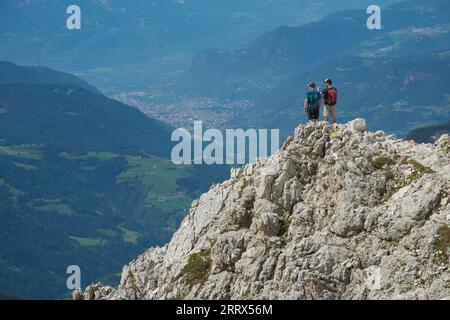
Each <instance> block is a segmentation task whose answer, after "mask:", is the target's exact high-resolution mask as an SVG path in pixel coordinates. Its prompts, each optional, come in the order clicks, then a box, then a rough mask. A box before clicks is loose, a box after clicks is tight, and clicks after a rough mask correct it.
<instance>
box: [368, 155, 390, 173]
mask: <svg viewBox="0 0 450 320" xmlns="http://www.w3.org/2000/svg"><path fill="white" fill-rule="evenodd" d="M370 164H371V165H372V166H373V167H374V168H375V169H377V170H381V169H383V168H384V167H385V166H393V165H394V164H395V160H394V159H392V158H391V157H389V156H379V157H377V158H375V159H372V160H371V161H370Z"/></svg>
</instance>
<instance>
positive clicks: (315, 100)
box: [308, 91, 320, 107]
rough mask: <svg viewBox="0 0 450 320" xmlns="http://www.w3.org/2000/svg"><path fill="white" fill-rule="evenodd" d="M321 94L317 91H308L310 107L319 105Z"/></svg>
mask: <svg viewBox="0 0 450 320" xmlns="http://www.w3.org/2000/svg"><path fill="white" fill-rule="evenodd" d="M319 100H320V95H319V93H318V92H317V91H310V92H308V105H309V106H310V107H316V106H317V105H319Z"/></svg>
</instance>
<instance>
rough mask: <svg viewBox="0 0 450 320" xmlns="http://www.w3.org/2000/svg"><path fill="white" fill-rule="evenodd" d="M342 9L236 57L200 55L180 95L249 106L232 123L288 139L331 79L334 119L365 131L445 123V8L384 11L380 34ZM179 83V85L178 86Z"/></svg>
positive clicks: (449, 15) (419, 5)
mask: <svg viewBox="0 0 450 320" xmlns="http://www.w3.org/2000/svg"><path fill="white" fill-rule="evenodd" d="M367 17H368V15H367V14H366V12H365V11H362V10H348V11H342V12H337V13H333V14H330V15H328V16H327V17H325V18H324V19H322V20H320V21H317V22H313V23H309V24H306V25H302V26H298V27H287V26H282V27H279V28H278V29H276V30H274V31H271V32H267V33H265V34H263V35H261V36H260V37H258V38H256V39H255V40H254V41H251V42H250V43H249V44H248V45H247V46H245V47H243V48H241V49H238V50H231V51H230V50H219V49H208V50H204V51H202V52H200V53H199V54H198V55H197V56H196V57H195V58H194V59H193V62H192V66H191V69H190V71H189V72H188V73H187V75H186V77H185V78H184V79H183V80H182V82H181V83H182V84H183V85H184V88H185V90H186V92H193V94H194V95H199V96H203V95H206V96H208V95H209V96H210V95H212V96H215V97H219V98H222V99H243V98H246V99H251V100H254V101H255V106H254V108H253V110H252V111H251V112H246V114H247V115H248V117H246V116H245V115H244V116H242V115H239V117H236V118H235V119H233V120H232V121H231V124H230V125H233V126H241V127H242V126H244V127H262V128H280V129H281V130H282V132H283V134H284V136H285V135H288V134H290V133H291V131H292V129H293V128H294V127H295V125H297V123H298V121H299V120H300V121H301V120H302V119H304V121H306V117H305V115H304V114H303V108H302V106H303V100H304V92H305V90H306V85H307V83H308V82H311V81H313V82H316V83H318V84H319V85H320V86H322V85H323V80H324V79H325V78H332V79H333V80H334V81H335V84H336V86H337V87H338V89H339V103H338V107H337V110H338V111H337V112H338V118H339V121H348V120H350V119H351V118H355V117H359V116H363V117H366V119H367V120H368V124H369V128H370V129H374V130H376V129H382V130H385V131H387V132H391V133H397V134H399V135H401V136H404V135H405V134H406V133H408V132H409V131H410V130H411V129H412V128H416V127H418V126H423V125H430V124H437V123H439V121H440V120H441V119H442V118H444V119H445V118H447V117H448V116H450V107H449V105H450V100H449V95H450V92H449V90H448V88H447V86H446V83H447V82H448V80H449V78H448V74H449V67H450V64H449V62H450V61H449V56H450V54H449V52H450V51H449V50H450V46H449V43H450V23H449V21H450V2H448V1H445V0H432V1H428V2H426V3H423V2H422V1H418V0H409V1H403V2H399V3H395V4H392V5H390V6H389V7H387V8H385V9H383V10H382V25H383V28H382V29H381V30H369V29H367V27H366V19H367ZM183 85H180V86H181V87H183Z"/></svg>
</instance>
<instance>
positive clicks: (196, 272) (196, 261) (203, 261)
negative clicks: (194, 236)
mask: <svg viewBox="0 0 450 320" xmlns="http://www.w3.org/2000/svg"><path fill="white" fill-rule="evenodd" d="M210 270H211V250H210V249H206V250H202V251H200V252H197V253H192V254H191V255H190V256H189V259H188V262H187V264H186V265H185V266H184V268H183V270H182V276H183V277H184V278H185V279H186V282H187V283H188V284H189V285H190V286H191V287H192V286H194V285H196V284H201V285H203V284H204V283H205V281H206V280H207V279H208V275H209V272H210Z"/></svg>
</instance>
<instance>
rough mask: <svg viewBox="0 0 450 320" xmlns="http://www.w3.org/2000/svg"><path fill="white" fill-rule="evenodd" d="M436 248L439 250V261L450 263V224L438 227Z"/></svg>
mask: <svg viewBox="0 0 450 320" xmlns="http://www.w3.org/2000/svg"><path fill="white" fill-rule="evenodd" d="M434 248H435V250H436V252H437V256H438V262H439V263H445V264H448V263H449V255H450V226H447V225H443V226H440V227H439V228H438V229H437V232H436V241H435V243H434Z"/></svg>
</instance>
